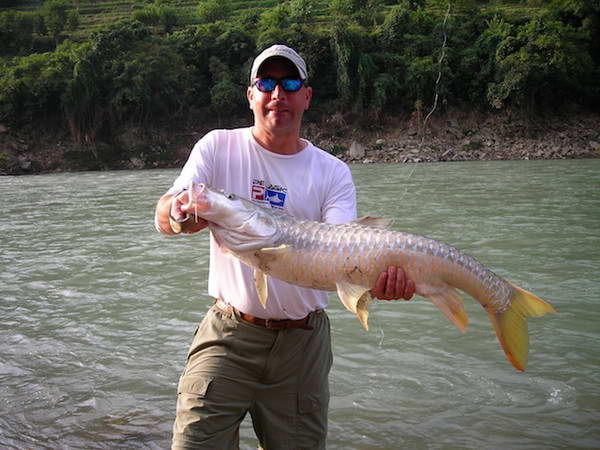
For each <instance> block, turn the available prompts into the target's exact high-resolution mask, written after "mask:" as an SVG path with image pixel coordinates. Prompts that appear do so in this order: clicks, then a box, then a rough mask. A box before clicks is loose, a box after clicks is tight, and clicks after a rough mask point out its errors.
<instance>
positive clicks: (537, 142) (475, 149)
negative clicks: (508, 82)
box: [0, 112, 600, 175]
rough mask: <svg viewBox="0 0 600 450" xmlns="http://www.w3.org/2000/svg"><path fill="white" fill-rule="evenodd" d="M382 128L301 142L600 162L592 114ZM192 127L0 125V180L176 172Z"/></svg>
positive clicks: (354, 127) (366, 156) (324, 123)
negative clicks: (77, 136) (75, 136)
mask: <svg viewBox="0 0 600 450" xmlns="http://www.w3.org/2000/svg"><path fill="white" fill-rule="evenodd" d="M381 122H382V121H381V120H377V119H373V121H372V122H371V123H368V122H367V121H365V119H364V118H360V120H357V119H356V118H355V119H354V120H351V119H346V118H344V117H343V116H342V115H333V116H328V117H327V118H323V119H320V120H318V122H315V121H313V122H310V123H308V124H307V125H306V127H305V129H304V135H305V136H306V137H307V138H308V139H309V140H311V141H312V142H313V143H314V144H315V145H317V146H320V147H321V148H323V149H325V150H327V151H329V152H331V153H332V154H334V155H336V156H337V157H339V158H340V159H342V160H344V161H346V162H349V163H364V164H368V163H416V162H436V161H472V160H528V159H572V158H600V114H594V113H578V114H571V115H568V116H565V115H563V116H561V117H556V116H553V117H550V118H539V117H538V118H535V119H531V118H528V117H523V116H519V115H513V114H510V113H502V114H488V115H486V116H482V115H481V114H479V113H473V112H467V113H454V114H447V115H445V116H443V117H441V116H439V117H434V118H431V119H430V120H428V121H427V122H426V125H425V126H423V125H422V123H423V121H422V120H421V119H420V118H418V117H411V118H404V119H403V118H397V119H393V118H388V119H386V120H385V121H383V123H381ZM246 123H248V122H246ZM374 124H375V125H374ZM239 125H241V124H233V125H232V126H239ZM191 128H192V130H193V131H190V130H176V131H173V130H168V131H165V130H163V131H156V130H155V129H141V128H133V127H127V128H123V129H122V130H119V131H117V132H115V133H114V135H113V136H111V138H110V140H108V141H98V142H96V143H95V144H94V145H84V146H75V145H74V144H73V143H72V142H71V140H70V138H69V135H68V133H66V132H64V131H63V132H54V133H48V132H47V131H42V130H41V129H40V128H38V127H31V128H30V129H12V128H10V127H8V126H6V125H3V124H0V174H4V175H17V174H33V173H50V172H66V171H81V170H107V169H150V168H166V167H181V166H182V165H183V163H184V162H185V160H186V158H187V155H188V154H189V152H190V150H191V148H192V146H193V144H194V143H195V142H196V141H197V140H198V139H199V137H201V136H202V135H203V134H204V133H206V132H207V131H208V130H209V129H211V128H215V127H214V126H206V125H204V126H196V127H191ZM54 129H60V127H58V128H54Z"/></svg>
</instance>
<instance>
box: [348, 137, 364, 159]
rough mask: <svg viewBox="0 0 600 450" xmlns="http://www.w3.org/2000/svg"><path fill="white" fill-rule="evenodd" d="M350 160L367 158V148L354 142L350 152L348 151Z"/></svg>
mask: <svg viewBox="0 0 600 450" xmlns="http://www.w3.org/2000/svg"><path fill="white" fill-rule="evenodd" d="M348 156H350V158H356V159H360V158H363V157H364V156H365V148H364V147H363V146H362V145H360V144H359V143H358V142H356V141H352V144H351V145H350V150H349V151H348Z"/></svg>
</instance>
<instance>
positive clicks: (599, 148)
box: [588, 141, 600, 152]
mask: <svg viewBox="0 0 600 450" xmlns="http://www.w3.org/2000/svg"><path fill="white" fill-rule="evenodd" d="M588 145H589V146H590V148H591V149H592V150H593V151H596V152H597V151H600V144H599V143H598V142H596V141H590V142H589V143H588Z"/></svg>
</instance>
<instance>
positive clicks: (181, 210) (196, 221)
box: [170, 191, 208, 234]
mask: <svg viewBox="0 0 600 450" xmlns="http://www.w3.org/2000/svg"><path fill="white" fill-rule="evenodd" d="M188 202H189V192H188V191H183V192H180V193H179V194H178V195H177V196H175V197H174V198H173V199H172V200H171V211H170V214H171V217H172V218H173V219H176V220H177V221H179V220H181V219H183V218H184V217H185V216H186V215H187V217H188V219H187V220H186V221H185V222H181V232H182V233H188V234H192V233H197V232H198V231H200V230H203V229H204V228H206V227H207V226H208V222H207V221H206V220H204V219H202V218H201V217H196V216H195V215H194V210H193V208H190V209H191V210H190V211H188V209H187V208H186V207H185V206H186V205H187V204H188Z"/></svg>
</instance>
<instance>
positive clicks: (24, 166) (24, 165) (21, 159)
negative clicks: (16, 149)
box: [17, 155, 31, 170]
mask: <svg viewBox="0 0 600 450" xmlns="http://www.w3.org/2000/svg"><path fill="white" fill-rule="evenodd" d="M17 163H18V164H19V168H20V169H21V170H29V169H31V159H29V158H28V157H27V156H25V155H19V156H18V157H17Z"/></svg>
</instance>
